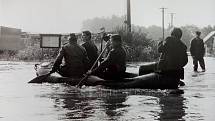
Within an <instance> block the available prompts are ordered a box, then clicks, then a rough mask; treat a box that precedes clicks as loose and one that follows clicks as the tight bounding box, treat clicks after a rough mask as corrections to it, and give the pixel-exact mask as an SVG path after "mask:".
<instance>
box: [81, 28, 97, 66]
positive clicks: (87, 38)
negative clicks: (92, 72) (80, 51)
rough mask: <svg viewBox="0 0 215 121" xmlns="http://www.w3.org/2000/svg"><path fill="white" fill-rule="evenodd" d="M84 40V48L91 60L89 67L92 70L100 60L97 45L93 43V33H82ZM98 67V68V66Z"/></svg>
mask: <svg viewBox="0 0 215 121" xmlns="http://www.w3.org/2000/svg"><path fill="white" fill-rule="evenodd" d="M82 39H83V41H84V44H82V46H83V47H84V48H85V50H86V51H87V56H88V58H89V65H88V67H89V68H91V67H92V66H93V64H94V62H95V61H96V59H97V58H98V49H97V47H96V45H95V44H94V43H93V42H92V41H91V32H90V31H83V32H82ZM96 67H97V66H96Z"/></svg>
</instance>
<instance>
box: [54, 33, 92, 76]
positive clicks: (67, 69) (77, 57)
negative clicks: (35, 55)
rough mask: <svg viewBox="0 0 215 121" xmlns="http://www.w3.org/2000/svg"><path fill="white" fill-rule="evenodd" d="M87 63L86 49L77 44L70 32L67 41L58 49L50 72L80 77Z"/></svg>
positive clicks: (74, 36)
mask: <svg viewBox="0 0 215 121" xmlns="http://www.w3.org/2000/svg"><path fill="white" fill-rule="evenodd" d="M63 59H64V63H63V62H62V61H63ZM88 63H89V59H88V57H87V53H86V50H85V49H84V48H83V47H82V46H80V45H78V44H77V38H76V35H75V34H70V36H69V43H68V44H66V45H64V46H63V47H62V48H61V49H60V51H59V54H58V56H57V58H56V60H55V62H54V65H53V68H52V71H51V72H58V73H59V74H60V75H62V76H64V77H77V78H80V77H82V76H83V74H84V73H85V72H86V70H87V68H86V67H87V65H88Z"/></svg>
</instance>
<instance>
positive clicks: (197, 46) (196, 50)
mask: <svg viewBox="0 0 215 121" xmlns="http://www.w3.org/2000/svg"><path fill="white" fill-rule="evenodd" d="M200 35H201V32H200V31H196V37H195V38H194V39H192V41H191V44H190V53H191V56H192V57H193V65H194V66H193V71H195V72H197V71H198V62H199V65H200V66H201V68H202V72H205V61H204V58H203V57H204V54H205V47H204V42H203V40H202V39H201V38H200Z"/></svg>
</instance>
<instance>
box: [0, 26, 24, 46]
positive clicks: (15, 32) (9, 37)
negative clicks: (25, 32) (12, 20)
mask: <svg viewBox="0 0 215 121" xmlns="http://www.w3.org/2000/svg"><path fill="white" fill-rule="evenodd" d="M23 48H24V42H23V41H22V39H21V29H17V28H9V27H4V26H0V50H21V49H23Z"/></svg>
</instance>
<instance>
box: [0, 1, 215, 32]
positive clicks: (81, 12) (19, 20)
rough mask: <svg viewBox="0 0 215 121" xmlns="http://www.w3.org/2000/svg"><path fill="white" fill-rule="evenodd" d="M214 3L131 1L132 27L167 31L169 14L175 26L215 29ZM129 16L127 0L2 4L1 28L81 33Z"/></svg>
mask: <svg viewBox="0 0 215 121" xmlns="http://www.w3.org/2000/svg"><path fill="white" fill-rule="evenodd" d="M214 5H215V0H131V23H132V24H134V25H139V26H145V27H148V26H151V25H157V26H162V19H161V18H162V12H161V9H160V8H162V7H164V8H167V9H165V27H167V26H168V24H169V23H170V21H171V19H170V13H175V14H174V17H173V24H174V25H175V26H178V27H180V26H184V25H191V24H192V25H196V26H198V27H205V26H208V25H212V26H214V25H215V14H214V11H215V6H214ZM112 15H117V16H124V15H126V0H0V26H7V27H14V28H20V29H22V31H26V32H32V33H70V32H75V33H76V32H80V31H81V30H82V22H83V21H84V20H87V19H92V18H95V17H111V16H112Z"/></svg>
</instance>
